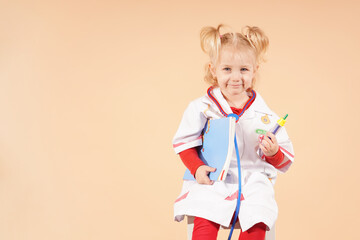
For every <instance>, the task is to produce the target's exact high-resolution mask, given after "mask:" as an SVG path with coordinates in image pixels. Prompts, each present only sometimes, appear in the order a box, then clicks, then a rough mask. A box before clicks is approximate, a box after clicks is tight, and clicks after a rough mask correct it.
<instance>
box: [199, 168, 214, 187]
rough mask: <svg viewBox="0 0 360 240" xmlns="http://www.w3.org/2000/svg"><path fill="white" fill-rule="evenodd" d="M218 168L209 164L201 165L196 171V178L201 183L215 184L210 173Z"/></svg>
mask: <svg viewBox="0 0 360 240" xmlns="http://www.w3.org/2000/svg"><path fill="white" fill-rule="evenodd" d="M215 170H216V168H212V167H209V166H207V165H201V166H200V167H199V168H198V169H197V170H196V172H195V179H196V181H197V182H198V183H199V184H205V185H213V184H214V181H212V180H210V178H209V176H208V174H209V173H210V172H215Z"/></svg>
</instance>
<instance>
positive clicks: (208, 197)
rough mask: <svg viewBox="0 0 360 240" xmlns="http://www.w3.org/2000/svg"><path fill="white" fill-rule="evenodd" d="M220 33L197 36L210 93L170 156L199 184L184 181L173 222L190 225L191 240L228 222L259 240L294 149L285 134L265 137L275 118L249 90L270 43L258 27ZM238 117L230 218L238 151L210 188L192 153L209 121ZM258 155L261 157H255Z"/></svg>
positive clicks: (192, 109)
mask: <svg viewBox="0 0 360 240" xmlns="http://www.w3.org/2000/svg"><path fill="white" fill-rule="evenodd" d="M223 28H224V26H223V25H219V26H218V27H217V28H213V27H205V28H203V29H202V30H201V33H200V39H201V47H202V50H203V51H204V52H205V53H206V54H208V55H209V57H210V62H209V63H208V64H207V65H206V75H205V80H206V81H207V82H209V83H210V84H211V87H210V88H209V89H208V91H207V94H206V95H205V96H203V97H200V98H198V99H196V100H194V101H192V102H191V103H190V104H189V106H188V107H187V109H186V110H185V113H184V115H183V118H182V120H181V123H180V126H179V128H178V130H177V132H176V135H175V137H174V139H173V147H174V149H175V152H176V153H178V154H179V155H180V158H181V159H182V161H183V162H184V164H185V166H186V167H187V168H188V169H189V170H190V172H191V174H193V175H194V177H195V179H196V181H184V183H183V188H182V190H181V193H180V196H179V197H178V199H177V200H176V201H175V206H174V215H175V220H176V221H182V220H183V219H184V216H185V215H187V216H194V217H195V218H194V230H193V236H192V240H199V239H204V240H205V239H206V240H210V239H216V238H217V234H218V230H219V227H220V226H225V227H228V226H229V225H230V223H231V222H232V218H233V217H237V218H238V220H239V222H240V226H241V230H242V231H241V234H240V237H239V239H242V240H244V239H254V240H255V239H256V240H260V239H261V240H264V238H265V231H267V230H270V229H271V228H272V227H273V226H274V223H275V220H276V218H277V215H278V208H277V204H276V202H275V198H274V188H273V185H274V184H275V180H276V176H277V171H278V170H279V171H281V172H285V171H287V170H288V168H289V167H290V165H291V164H292V162H293V160H294V153H293V147H292V144H291V142H290V139H289V137H288V135H287V133H286V130H285V128H281V129H280V131H279V132H278V133H277V135H276V136H275V135H273V134H272V133H271V132H270V131H269V130H270V129H271V128H272V127H273V126H274V124H276V121H277V120H278V119H279V117H278V116H277V115H276V114H275V113H274V112H273V111H272V110H270V108H269V107H268V106H267V105H266V103H265V101H264V99H263V98H262V97H261V96H260V94H259V93H258V92H256V91H254V90H253V87H254V83H255V79H256V76H257V72H258V69H259V64H260V63H261V62H262V61H263V55H264V53H265V52H266V49H267V47H268V44H269V41H268V38H267V36H266V35H265V34H264V33H263V31H262V30H260V29H259V28H257V27H245V28H244V29H243V31H242V33H234V32H229V33H225V34H222V35H221V34H220V30H222V29H223ZM244 106H246V108H245V109H243V108H244ZM243 110H244V112H243V114H242V115H241V116H240V119H239V121H238V122H237V123H236V139H237V145H238V148H239V152H240V166H241V193H242V194H241V204H240V211H239V214H238V216H234V212H235V209H236V204H237V198H238V191H239V186H238V170H237V168H238V164H237V160H236V154H235V151H234V154H233V158H232V160H231V163H230V168H229V170H228V174H227V176H226V178H225V180H224V181H221V182H218V181H215V182H214V181H211V180H210V179H209V177H208V174H209V173H210V172H214V171H215V170H216V169H215V168H212V166H207V165H205V164H204V162H202V161H201V159H200V158H199V156H198V153H197V148H198V147H199V146H201V145H202V136H201V135H202V131H203V129H204V126H205V124H206V122H207V120H208V119H219V118H223V117H226V116H227V114H231V113H235V114H240V112H242V111H243ZM264 133H265V135H266V136H265V137H264V136H263V135H262V134H264ZM260 149H261V151H262V153H263V154H264V157H260V156H259V154H258V153H259V152H260V151H259V150H260Z"/></svg>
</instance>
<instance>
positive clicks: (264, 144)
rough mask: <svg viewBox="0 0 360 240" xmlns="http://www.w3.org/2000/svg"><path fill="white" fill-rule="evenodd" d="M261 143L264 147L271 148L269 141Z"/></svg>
mask: <svg viewBox="0 0 360 240" xmlns="http://www.w3.org/2000/svg"><path fill="white" fill-rule="evenodd" d="M261 144H262V145H263V147H264V148H265V149H269V148H270V143H269V142H268V141H263V142H262V143H261Z"/></svg>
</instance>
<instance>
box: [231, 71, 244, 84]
mask: <svg viewBox="0 0 360 240" xmlns="http://www.w3.org/2000/svg"><path fill="white" fill-rule="evenodd" d="M231 78H232V80H233V81H237V82H240V81H242V74H241V71H233V72H232V76H231Z"/></svg>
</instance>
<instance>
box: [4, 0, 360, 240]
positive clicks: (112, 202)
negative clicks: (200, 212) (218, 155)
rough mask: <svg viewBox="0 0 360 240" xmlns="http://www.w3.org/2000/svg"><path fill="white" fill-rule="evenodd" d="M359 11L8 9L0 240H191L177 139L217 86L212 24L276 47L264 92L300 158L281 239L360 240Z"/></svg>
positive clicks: (282, 193)
mask: <svg viewBox="0 0 360 240" xmlns="http://www.w3.org/2000/svg"><path fill="white" fill-rule="evenodd" d="M359 7H360V4H359V3H356V1H351V0H343V1H340V0H338V1H300V0H299V1H279V0H278V1H275V0H254V1H239V0H237V1H160V0H159V1H155V0H149V1H115V0H114V1H109V0H107V1H80V0H75V1H45V0H42V1H41V0H39V1H36V0H34V1H16V0H12V1H5V0H1V1H0V239H2V240H49V239H51V240H80V239H86V240H95V239H96V240H98V239H99V240H100V239H107V240H112V239H114V240H115V239H164V240H168V239H174V240H182V239H186V224H185V222H182V223H176V222H174V221H173V203H174V200H175V199H176V198H177V196H178V194H179V193H180V189H181V178H182V175H183V172H184V171H185V167H184V166H183V164H182V162H181V160H180V159H179V157H178V156H177V155H175V153H174V151H173V149H172V143H171V141H172V137H173V136H174V134H175V131H176V129H177V127H178V124H179V122H180V119H181V116H182V114H183V111H184V109H185V107H186V106H187V104H188V103H189V102H190V101H191V100H193V99H195V98H197V97H200V96H202V95H204V94H205V93H206V89H207V87H208V86H207V85H206V84H205V83H204V81H203V75H204V65H205V63H206V62H207V61H208V59H207V56H206V55H205V54H204V53H202V51H201V49H200V41H199V32H200V29H201V28H202V27H204V26H208V25H210V26H217V25H218V24H219V23H225V24H229V25H230V26H232V27H233V28H234V29H235V30H237V31H240V30H241V28H242V27H243V26H245V25H251V26H258V27H260V28H262V29H263V30H264V31H265V33H266V34H267V35H268V37H269V39H270V48H269V51H268V53H267V62H266V63H265V64H263V65H262V66H261V68H260V79H259V81H258V82H257V84H256V89H257V90H258V91H259V92H260V93H261V95H262V96H263V97H264V98H265V99H266V100H267V102H268V104H269V106H270V107H271V108H272V109H273V110H274V111H275V112H277V113H278V114H279V115H280V116H283V115H284V114H286V113H288V114H289V117H288V121H287V124H286V127H287V131H288V133H289V135H290V137H291V139H292V141H293V144H294V148H295V155H296V157H295V163H294V164H293V165H292V167H291V168H290V170H289V171H288V172H287V173H286V174H283V175H280V176H279V178H278V181H277V183H276V186H275V189H276V199H277V202H278V205H279V218H278V221H277V223H276V232H277V240H288V239H292V240H303V239H314V240H318V239H347V240H350V239H359V236H358V232H357V231H356V230H357V229H358V227H359V224H360V222H359V215H360V208H359V205H358V204H359V202H360V192H359V180H360V178H359V168H360V161H359V159H358V158H359V157H358V156H359V152H358V151H359V149H360V145H359V137H358V135H359V131H358V126H359V124H358V123H359V121H360V114H359V103H360V97H359V90H360V85H359V79H360V74H359V69H360V64H359V63H360V61H359V56H360V50H359V49H360V48H359V46H358V45H359V42H360V30H359V29H360V28H359V26H358V23H359V22H360V17H359V14H358V13H359V11H358V10H359ZM238 233H239V232H238V231H237V232H236V233H235V235H234V237H233V238H234V239H235V238H236V237H237V235H238ZM227 234H228V232H227V231H226V230H223V231H221V232H220V234H219V239H225V238H226V236H227Z"/></svg>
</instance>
